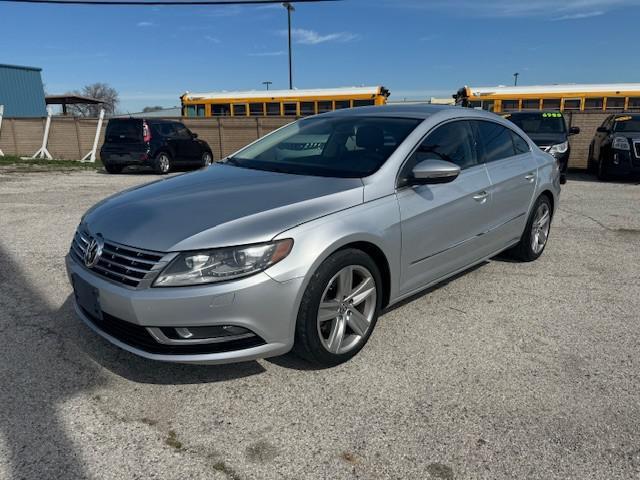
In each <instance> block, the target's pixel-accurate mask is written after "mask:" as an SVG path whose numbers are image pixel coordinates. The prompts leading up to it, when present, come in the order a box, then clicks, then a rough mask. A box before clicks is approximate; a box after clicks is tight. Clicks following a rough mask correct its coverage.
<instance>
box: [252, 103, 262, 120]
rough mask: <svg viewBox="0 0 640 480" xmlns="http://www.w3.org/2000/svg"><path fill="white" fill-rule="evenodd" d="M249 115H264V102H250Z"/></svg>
mask: <svg viewBox="0 0 640 480" xmlns="http://www.w3.org/2000/svg"><path fill="white" fill-rule="evenodd" d="M249 115H251V116H252V117H262V116H263V115H264V103H250V104H249Z"/></svg>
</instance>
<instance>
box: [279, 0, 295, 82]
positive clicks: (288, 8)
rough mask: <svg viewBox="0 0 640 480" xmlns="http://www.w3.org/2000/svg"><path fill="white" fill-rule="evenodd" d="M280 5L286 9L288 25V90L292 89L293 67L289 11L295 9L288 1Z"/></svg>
mask: <svg viewBox="0 0 640 480" xmlns="http://www.w3.org/2000/svg"><path fill="white" fill-rule="evenodd" d="M282 6H283V7H284V8H286V9H287V22H288V25H289V30H288V31H289V90H293V67H292V63H291V12H295V11H296V9H295V8H293V5H291V3H289V2H283V3H282Z"/></svg>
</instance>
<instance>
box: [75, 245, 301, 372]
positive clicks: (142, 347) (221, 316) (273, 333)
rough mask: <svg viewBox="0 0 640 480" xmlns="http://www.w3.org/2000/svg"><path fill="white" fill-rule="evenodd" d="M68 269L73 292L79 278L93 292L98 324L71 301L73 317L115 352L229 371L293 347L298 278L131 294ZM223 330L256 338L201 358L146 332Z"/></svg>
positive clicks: (202, 351)
mask: <svg viewBox="0 0 640 480" xmlns="http://www.w3.org/2000/svg"><path fill="white" fill-rule="evenodd" d="M66 268H67V274H68V276H69V280H70V281H71V283H72V285H74V283H75V282H74V279H75V281H78V280H77V278H80V279H81V280H82V281H84V282H85V284H88V285H90V287H91V288H92V289H93V291H94V292H95V296H96V299H97V304H98V307H97V308H98V310H99V313H100V315H99V317H101V318H99V317H97V316H96V314H95V312H90V311H88V310H87V309H85V308H82V307H81V306H80V305H79V304H78V302H77V301H75V302H74V304H75V308H76V312H77V314H78V316H79V317H80V318H81V319H82V320H83V321H84V322H85V323H86V324H87V325H88V326H89V327H90V328H91V329H93V330H94V331H96V332H97V333H98V334H100V335H101V336H102V337H104V338H106V339H107V340H109V341H110V342H111V343H113V344H114V345H116V346H118V347H120V348H122V349H124V350H127V351H129V352H131V353H134V354H136V355H139V356H141V357H144V358H148V359H151V360H160V361H165V362H179V363H199V364H215V363H231V362H239V361H246V360H253V359H256V358H264V357H270V356H276V355H281V354H284V353H286V352H288V351H289V350H290V349H291V347H292V346H293V338H294V331H295V319H296V316H297V310H298V302H299V298H300V296H301V292H300V289H301V288H302V283H303V279H302V278H297V279H293V280H289V281H286V282H277V281H275V280H273V279H272V278H271V277H269V276H268V275H266V274H265V273H259V274H257V275H253V276H251V277H248V278H244V279H240V280H237V281H233V282H226V283H220V284H214V285H206V286H197V287H179V288H142V289H134V288H128V287H125V286H122V285H119V284H116V283H114V282H111V281H109V280H107V279H104V278H102V277H99V276H97V275H95V274H94V273H92V272H91V271H90V270H88V269H87V268H85V267H84V266H83V265H80V264H79V263H77V262H76V261H75V260H74V259H73V258H71V257H70V256H69V255H67V257H66ZM74 300H75V296H74ZM222 325H231V326H238V327H243V328H246V329H248V330H250V331H251V332H253V333H254V334H255V336H256V337H254V338H253V339H251V341H249V340H247V341H238V342H229V343H228V344H226V345H225V344H224V343H216V344H211V346H210V351H207V350H208V348H209V346H206V345H199V346H198V348H181V347H180V348H175V347H169V346H165V345H163V344H161V343H159V342H156V341H155V340H154V338H153V336H152V335H150V334H149V330H148V327H151V328H153V327H156V328H163V327H172V328H176V327H178V328H179V327H203V326H207V327H209V326H222ZM194 352H195V353H194Z"/></svg>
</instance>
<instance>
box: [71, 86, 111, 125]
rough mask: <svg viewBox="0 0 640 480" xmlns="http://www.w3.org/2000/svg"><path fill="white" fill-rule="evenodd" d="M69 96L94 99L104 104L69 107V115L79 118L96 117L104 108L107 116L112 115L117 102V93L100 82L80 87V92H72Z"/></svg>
mask: <svg viewBox="0 0 640 480" xmlns="http://www.w3.org/2000/svg"><path fill="white" fill-rule="evenodd" d="M71 94H72V95H79V96H82V97H90V98H95V99H97V100H101V101H102V102H104V103H102V104H98V105H84V104H77V105H69V106H68V109H69V113H71V114H72V115H77V116H80V117H97V116H98V115H99V114H100V109H101V108H104V110H105V113H106V114H107V115H111V114H114V113H115V112H116V108H117V106H118V102H119V99H118V92H117V91H116V90H115V89H114V88H113V87H110V86H109V85H107V84H106V83H101V82H97V83H92V84H91V85H86V86H84V87H82V90H74V91H73V92H71Z"/></svg>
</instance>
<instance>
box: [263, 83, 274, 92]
mask: <svg viewBox="0 0 640 480" xmlns="http://www.w3.org/2000/svg"><path fill="white" fill-rule="evenodd" d="M272 83H273V82H270V81H266V82H262V84H263V85H266V86H267V90H269V85H271V84H272Z"/></svg>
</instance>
